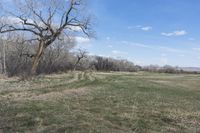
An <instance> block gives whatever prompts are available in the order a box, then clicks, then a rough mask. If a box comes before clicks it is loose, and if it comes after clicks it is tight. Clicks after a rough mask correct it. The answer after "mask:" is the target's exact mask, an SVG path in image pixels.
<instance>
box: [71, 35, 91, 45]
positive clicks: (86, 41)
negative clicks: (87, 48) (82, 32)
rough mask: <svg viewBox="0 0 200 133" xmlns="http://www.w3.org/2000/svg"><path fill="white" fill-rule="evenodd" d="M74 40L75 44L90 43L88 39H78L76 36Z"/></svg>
mask: <svg viewBox="0 0 200 133" xmlns="http://www.w3.org/2000/svg"><path fill="white" fill-rule="evenodd" d="M75 40H76V42H77V43H79V44H80V43H89V42H90V39H89V38H86V37H80V36H77V37H75Z"/></svg>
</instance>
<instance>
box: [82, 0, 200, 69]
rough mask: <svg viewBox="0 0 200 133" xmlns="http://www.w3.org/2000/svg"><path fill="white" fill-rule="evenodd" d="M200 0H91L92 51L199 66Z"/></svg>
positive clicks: (140, 61) (142, 61)
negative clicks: (93, 37) (92, 24)
mask: <svg viewBox="0 0 200 133" xmlns="http://www.w3.org/2000/svg"><path fill="white" fill-rule="evenodd" d="M199 5H200V1H199V0H124V1H121V0H90V2H89V10H90V11H91V12H92V13H93V14H94V18H95V26H94V30H95V31H96V34H97V39H93V40H91V41H90V42H87V41H86V42H85V43H82V44H79V46H81V47H83V48H85V49H87V50H88V51H89V52H90V53H91V54H97V55H103V56H109V57H114V58H122V59H128V60H130V61H133V62H134V63H136V64H139V65H149V64H158V65H165V64H169V65H173V66H187V67H188V66H193V67H200V37H199V35H200V30H199V28H200V17H199V14H200V8H199Z"/></svg>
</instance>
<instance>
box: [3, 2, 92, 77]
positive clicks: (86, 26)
mask: <svg viewBox="0 0 200 133" xmlns="http://www.w3.org/2000/svg"><path fill="white" fill-rule="evenodd" d="M12 4H13V7H15V9H10V8H9V7H4V8H3V9H4V11H3V13H2V14H3V15H2V16H1V26H0V33H8V32H16V31H17V32H25V33H26V35H27V36H28V37H30V38H31V39H30V40H29V41H35V43H36V42H37V44H38V49H37V51H36V52H35V54H34V55H33V58H34V59H33V64H32V69H31V73H32V74H35V73H36V70H37V67H38V64H39V62H40V60H41V56H42V54H43V53H44V50H45V49H46V48H47V47H48V46H49V45H51V44H52V43H53V42H54V41H56V40H57V39H63V38H66V37H68V38H71V37H73V36H74V35H76V34H79V33H80V32H82V33H84V34H85V35H87V36H90V35H91V33H92V32H91V27H90V26H91V24H90V20H91V19H90V16H89V15H87V13H86V11H85V8H84V6H83V5H84V1H83V0H12ZM9 9H10V10H9Z"/></svg>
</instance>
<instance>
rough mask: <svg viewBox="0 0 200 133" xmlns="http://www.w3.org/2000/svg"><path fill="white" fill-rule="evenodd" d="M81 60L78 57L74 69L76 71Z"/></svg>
mask: <svg viewBox="0 0 200 133" xmlns="http://www.w3.org/2000/svg"><path fill="white" fill-rule="evenodd" d="M79 62H80V59H79V58H78V60H77V61H76V63H75V64H74V71H76V67H77V65H78V63H79Z"/></svg>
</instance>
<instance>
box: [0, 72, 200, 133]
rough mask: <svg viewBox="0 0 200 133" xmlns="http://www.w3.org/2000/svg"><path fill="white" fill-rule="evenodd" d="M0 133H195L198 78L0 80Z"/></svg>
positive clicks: (199, 122)
mask: <svg viewBox="0 0 200 133" xmlns="http://www.w3.org/2000/svg"><path fill="white" fill-rule="evenodd" d="M0 132H48V133H51V132H66V133H71V132H72V133H132V132H141V133H156V132H158V133H160V132H172V133H173V132H182V133H184V132H186V133H188V132H191V133H196V132H197V133H198V132H200V75H181V74H180V75H172V74H153V73H144V72H139V73H82V72H76V73H72V72H71V73H68V74H60V75H48V76H39V77H37V78H35V79H33V80H30V81H19V80H18V79H15V78H12V79H0Z"/></svg>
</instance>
